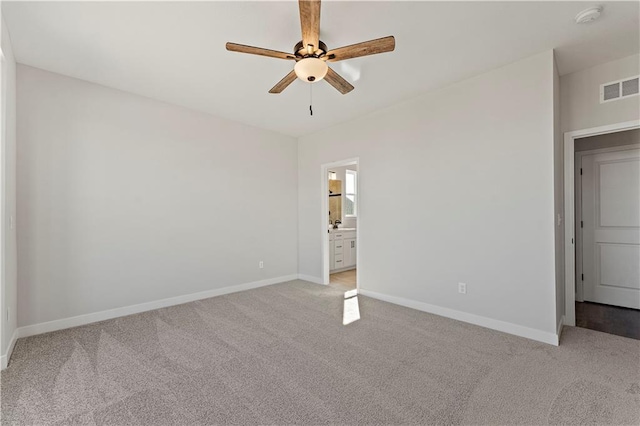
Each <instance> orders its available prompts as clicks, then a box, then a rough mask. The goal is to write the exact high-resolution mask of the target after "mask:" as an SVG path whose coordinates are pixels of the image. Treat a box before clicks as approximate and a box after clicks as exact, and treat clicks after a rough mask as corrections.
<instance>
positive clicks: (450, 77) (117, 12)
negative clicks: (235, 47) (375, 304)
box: [3, 1, 640, 136]
mask: <svg viewBox="0 0 640 426" xmlns="http://www.w3.org/2000/svg"><path fill="white" fill-rule="evenodd" d="M593 5H594V3H592V2H559V1H553V2H449V3H445V2H397V1H386V2H336V1H331V2H324V3H323V5H322V14H321V34H320V38H321V40H323V41H324V42H325V43H326V44H327V45H328V46H329V48H330V49H331V48H335V47H339V46H343V45H348V44H352V43H356V42H360V41H365V40H369V39H373V38H378V37H383V36H387V35H394V36H395V37H396V50H395V51H394V52H391V53H384V54H381V55H375V56H370V57H366V58H360V59H353V60H348V61H344V62H338V63H334V64H333V65H332V66H333V67H334V68H335V69H336V71H338V72H339V73H341V74H342V75H343V76H344V77H345V78H346V79H347V80H349V81H350V82H351V83H352V84H353V85H354V86H355V90H354V91H352V92H351V93H349V94H347V95H341V94H340V93H338V92H337V91H336V90H335V89H333V88H332V87H331V86H329V85H328V84H327V83H326V82H319V83H317V84H314V85H313V104H314V115H313V117H310V116H309V87H308V85H307V84H306V83H303V82H301V81H296V82H294V83H293V84H292V85H291V86H289V88H288V89H287V90H285V91H284V93H282V94H280V95H271V94H269V93H267V92H268V90H269V89H270V88H271V87H272V86H273V85H274V84H275V83H277V82H278V81H279V80H280V79H281V78H282V77H283V76H284V75H285V74H286V73H288V72H289V71H290V70H291V69H292V67H293V62H290V61H285V60H279V59H272V58H265V57H260V56H253V55H245V54H239V53H232V52H228V51H226V50H225V42H227V41H233V42H236V43H242V44H250V45H255V46H259V47H266V48H270V49H275V50H283V51H287V52H289V51H291V50H292V49H293V45H294V44H295V43H296V42H297V41H298V40H300V38H301V36H300V24H299V20H298V19H299V18H298V6H297V4H296V3H295V2H291V1H287V2H268V1H267V2H264V1H263V2H246V1H242V2H136V3H133V2H130V3H128V2H99V3H98V2H43V3H40V2H7V1H3V12H4V14H5V20H6V23H7V26H8V28H9V31H10V33H11V39H12V43H13V48H14V53H15V56H16V59H17V61H18V62H20V63H23V64H26V65H31V66H34V67H38V68H42V69H45V70H49V71H53V72H57V73H60V74H65V75H69V76H72V77H77V78H80V79H83V80H88V81H91V82H95V83H99V84H103V85H105V86H109V87H114V88H117V89H121V90H126V91H129V92H133V93H137V94H140V95H144V96H148V97H151V98H155V99H158V100H162V101H166V102H170V103H173V104H177V105H182V106H185V107H188V108H192V109H195V110H200V111H205V112H209V113H211V114H215V115H217V116H221V117H226V118H229V119H232V120H236V121H240V122H243V123H247V124H250V125H255V126H258V127H262V128H266V129H271V130H275V131H278V132H281V133H285V134H289V135H293V136H299V135H302V134H307V133H312V132H315V131H317V130H319V129H320V128H322V127H325V126H331V125H334V124H337V123H339V122H342V121H346V120H349V119H352V118H355V117H357V116H361V115H364V114H366V113H369V112H372V111H374V110H376V109H380V108H383V107H386V106H389V105H392V104H394V103H397V102H399V101H402V100H404V99H408V98H411V97H414V96H416V95H419V94H420V93H423V92H425V91H428V90H433V89H435V88H438V87H442V86H445V85H447V84H450V83H453V82H455V81H459V80H462V79H465V78H468V77H471V76H473V75H476V74H479V73H482V72H485V71H488V70H490V69H493V68H496V67H499V66H501V65H505V64H507V63H510V62H513V61H517V60H519V59H521V58H525V57H527V56H530V55H533V54H536V53H539V52H542V51H544V50H547V49H556V57H557V60H558V67H559V71H560V73H561V74H566V73H570V72H573V71H577V70H580V69H585V68H588V67H591V66H594V65H596V64H599V63H603V62H607V61H610V60H614V59H618V58H621V57H625V56H628V55H632V54H634V53H638V51H640V29H639V28H640V22H639V18H638V17H639V14H640V10H639V3H638V2H635V1H634V2H610V3H605V4H604V12H603V15H602V17H601V18H600V20H598V21H596V22H593V23H591V24H588V25H576V24H574V23H573V17H574V16H575V15H576V13H577V12H579V11H581V10H583V9H585V8H587V7H590V6H593Z"/></svg>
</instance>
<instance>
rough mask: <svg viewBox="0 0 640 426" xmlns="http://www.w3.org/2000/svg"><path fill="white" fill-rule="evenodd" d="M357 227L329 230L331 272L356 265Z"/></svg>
mask: <svg viewBox="0 0 640 426" xmlns="http://www.w3.org/2000/svg"><path fill="white" fill-rule="evenodd" d="M356 250H357V247H356V230H355V228H341V229H332V230H330V231H329V262H330V267H329V269H330V270H331V272H334V271H341V270H346V269H353V268H355V267H356Z"/></svg>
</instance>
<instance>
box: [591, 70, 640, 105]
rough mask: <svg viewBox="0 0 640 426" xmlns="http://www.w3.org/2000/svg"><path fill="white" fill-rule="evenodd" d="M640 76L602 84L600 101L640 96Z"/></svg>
mask: <svg viewBox="0 0 640 426" xmlns="http://www.w3.org/2000/svg"><path fill="white" fill-rule="evenodd" d="M639 81H640V76H635V77H629V78H625V79H622V80H618V81H612V82H610V83H605V84H601V85H600V103H604V102H611V101H617V100H620V99H624V98H629V97H631V96H638V82H639Z"/></svg>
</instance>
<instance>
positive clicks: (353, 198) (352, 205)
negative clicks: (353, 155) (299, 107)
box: [322, 159, 360, 290]
mask: <svg viewBox="0 0 640 426" xmlns="http://www.w3.org/2000/svg"><path fill="white" fill-rule="evenodd" d="M322 177H323V185H322V186H323V189H322V194H323V195H322V197H323V200H322V201H323V202H322V209H323V214H322V218H323V226H322V233H323V252H324V253H323V254H324V255H323V259H324V268H323V270H324V276H323V282H324V284H328V285H331V286H335V287H337V288H340V289H344V290H354V289H357V288H358V282H359V280H358V258H359V249H358V240H359V239H358V218H359V216H360V205H359V191H358V187H359V185H358V181H359V167H358V159H349V160H343V161H338V162H334V163H329V164H325V165H323V166H322Z"/></svg>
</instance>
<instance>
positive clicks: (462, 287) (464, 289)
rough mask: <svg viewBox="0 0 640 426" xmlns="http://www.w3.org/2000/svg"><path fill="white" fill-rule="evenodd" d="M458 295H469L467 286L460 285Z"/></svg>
mask: <svg viewBox="0 0 640 426" xmlns="http://www.w3.org/2000/svg"><path fill="white" fill-rule="evenodd" d="M458 293H460V294H467V285H466V284H465V283H458Z"/></svg>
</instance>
